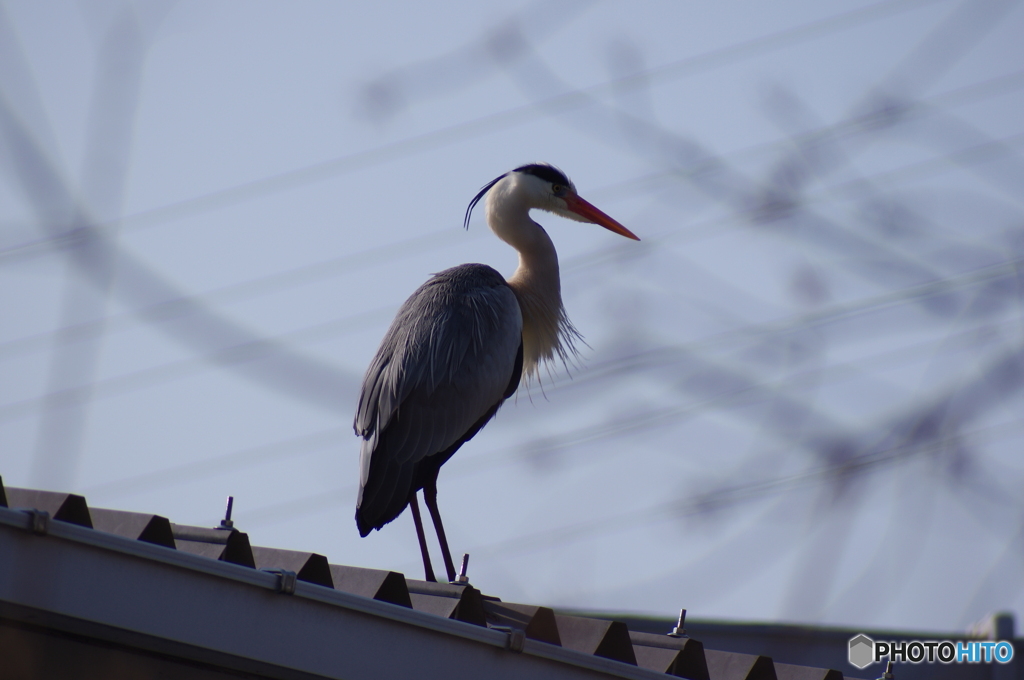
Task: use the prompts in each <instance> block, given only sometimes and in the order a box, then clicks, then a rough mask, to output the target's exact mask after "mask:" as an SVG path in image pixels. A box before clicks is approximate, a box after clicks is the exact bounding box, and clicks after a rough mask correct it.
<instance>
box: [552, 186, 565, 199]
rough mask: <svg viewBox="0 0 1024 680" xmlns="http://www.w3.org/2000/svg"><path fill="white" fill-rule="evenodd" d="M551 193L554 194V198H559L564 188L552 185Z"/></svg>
mask: <svg viewBox="0 0 1024 680" xmlns="http://www.w3.org/2000/svg"><path fill="white" fill-rule="evenodd" d="M551 191H552V193H554V194H555V196H561V195H562V194H564V193H565V187H564V186H562V185H561V184H552V185H551Z"/></svg>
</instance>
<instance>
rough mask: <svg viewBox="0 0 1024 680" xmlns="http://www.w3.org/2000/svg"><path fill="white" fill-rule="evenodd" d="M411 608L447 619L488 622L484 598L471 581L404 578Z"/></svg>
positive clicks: (473, 622)
mask: <svg viewBox="0 0 1024 680" xmlns="http://www.w3.org/2000/svg"><path fill="white" fill-rule="evenodd" d="M405 581H406V584H407V585H408V586H409V598H410V599H411V600H412V608H413V609H415V610H417V611H421V612H429V613H431V614H434V615H436V616H443V617H444V618H446V619H454V620H456V621H464V622H466V623H472V624H473V625H474V626H484V627H486V626H487V615H486V614H485V612H484V605H483V598H482V597H481V595H480V591H479V590H477V589H476V588H474V587H473V586H470V585H460V584H454V583H431V582H430V581H417V580H415V579H409V578H407V579H406V580H405Z"/></svg>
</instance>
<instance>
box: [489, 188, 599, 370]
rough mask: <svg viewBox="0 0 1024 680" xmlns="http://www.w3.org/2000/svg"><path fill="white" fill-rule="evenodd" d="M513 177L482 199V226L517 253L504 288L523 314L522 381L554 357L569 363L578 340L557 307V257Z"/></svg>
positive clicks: (576, 333) (558, 299)
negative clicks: (484, 215)
mask: <svg viewBox="0 0 1024 680" xmlns="http://www.w3.org/2000/svg"><path fill="white" fill-rule="evenodd" d="M514 182H515V177H514V176H510V177H506V178H505V179H503V180H502V181H500V182H498V183H497V184H496V185H495V186H494V187H493V188H492V189H491V191H490V193H489V194H488V196H487V224H488V225H489V226H490V228H491V230H492V231H493V232H494V233H495V234H496V235H497V236H498V238H500V239H501V240H502V241H504V242H505V243H508V244H509V245H510V246H512V247H513V248H515V249H516V250H517V251H518V252H519V266H518V267H517V268H516V271H515V272H514V273H513V274H512V276H511V277H510V278H509V279H508V285H509V287H511V288H512V291H513V292H514V293H515V294H516V298H517V299H518V300H519V308H520V310H521V311H522V314H523V380H524V381H528V380H530V379H532V378H536V377H538V373H539V369H540V364H541V363H542V362H547V361H552V360H553V359H554V358H555V357H556V356H557V357H558V358H559V359H561V360H562V361H563V362H568V361H571V360H572V358H573V357H575V356H576V354H577V350H576V347H575V346H574V340H576V339H579V338H580V335H579V333H578V332H577V331H576V329H575V328H573V326H572V324H571V323H570V322H569V319H568V317H567V316H566V314H565V309H564V308H563V307H562V292H561V282H560V280H559V277H558V254H557V253H556V252H555V246H554V244H553V243H552V242H551V237H549V236H548V234H547V232H546V231H544V228H543V227H541V226H540V225H539V224H537V223H536V222H534V221H533V220H532V219H530V208H531V205H530V203H529V201H528V199H527V197H526V196H525V195H524V193H523V192H521V191H515V190H514V188H515V184H514Z"/></svg>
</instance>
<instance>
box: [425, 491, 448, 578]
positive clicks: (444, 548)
mask: <svg viewBox="0 0 1024 680" xmlns="http://www.w3.org/2000/svg"><path fill="white" fill-rule="evenodd" d="M423 502H424V503H426V504H427V510H429V511H430V518H431V519H432V520H434V530H435V531H437V540H438V542H439V543H440V544H441V554H442V555H443V556H444V568H445V570H446V571H447V572H448V582H449V583H454V582H455V564H454V563H453V562H452V552H451V550H449V549H448V539H447V538H445V535H444V525H443V524H441V513H440V512H438V510H437V474H436V473H435V474H434V477H433V479H431V480H430V482H429V483H428V484H426V485H424V487H423Z"/></svg>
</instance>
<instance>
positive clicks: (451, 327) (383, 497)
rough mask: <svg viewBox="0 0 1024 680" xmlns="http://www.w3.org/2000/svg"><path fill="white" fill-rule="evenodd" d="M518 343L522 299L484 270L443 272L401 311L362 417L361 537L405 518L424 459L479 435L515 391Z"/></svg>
mask: <svg viewBox="0 0 1024 680" xmlns="http://www.w3.org/2000/svg"><path fill="white" fill-rule="evenodd" d="M521 344H522V316H521V313H520V309H519V303H518V302H517V301H516V297H515V294H514V293H513V292H512V290H511V288H509V287H508V285H507V284H506V283H505V280H504V279H503V278H502V277H501V275H500V274H498V272H496V271H494V270H493V269H491V268H490V267H485V266H484V265H462V266H461V267H455V268H453V269H449V270H446V271H444V272H441V273H440V274H437V275H435V276H434V277H433V278H432V279H431V280H430V281H428V282H427V283H426V284H424V285H423V286H421V287H420V288H419V289H418V290H417V291H416V292H415V293H413V295H412V296H411V297H410V298H409V299H408V300H407V301H406V302H405V304H404V305H402V308H401V309H400V310H399V312H398V315H397V316H396V317H395V320H394V322H392V324H391V328H390V329H389V330H388V332H387V334H386V335H385V336H384V340H383V341H382V342H381V346H380V349H378V350H377V354H376V356H375V357H374V359H373V361H372V362H371V363H370V367H369V369H368V370H367V373H366V377H365V378H364V379H363V388H362V393H361V395H360V398H359V407H358V409H357V411H356V417H355V423H354V427H355V431H356V434H358V435H359V436H361V437H362V439H363V441H362V445H361V449H360V460H359V472H360V474H359V482H360V491H359V501H358V504H357V511H356V519H357V524H358V525H359V530H360V533H361V534H362V535H364V536H365V535H366V534H367V533H369V531H370V530H371V529H372V528H380V527H381V526H383V525H384V524H386V523H387V522H390V521H391V520H392V519H394V518H395V517H397V516H398V514H400V513H401V512H402V510H403V509H404V508H405V505H406V504H407V503H408V501H409V498H410V497H411V495H412V493H413V492H414V491H416V490H417V489H418V488H419V487H418V486H416V484H417V483H419V484H422V482H421V481H419V480H418V477H417V470H418V466H419V465H420V464H421V463H423V461H425V459H427V458H429V457H431V456H436V455H438V454H441V453H442V452H445V451H446V450H448V449H449V448H450V447H452V446H453V445H456V444H458V443H461V441H463V440H465V439H467V438H468V437H467V436H466V435H467V434H468V436H472V435H473V434H474V433H475V432H476V429H478V428H479V427H480V426H481V425H482V424H483V423H480V422H479V421H480V420H481V419H484V421H485V422H486V418H485V416H486V417H489V415H490V414H493V412H494V410H495V409H496V408H497V406H498V405H500V404H501V402H502V401H503V400H504V399H505V398H506V397H507V396H508V395H509V394H511V390H510V387H513V388H514V385H515V384H516V383H517V382H518V376H517V375H515V376H514V375H513V374H514V373H515V372H516V368H517V363H516V362H517V354H518V353H519V352H521ZM519 361H520V365H521V359H520V360H519ZM513 378H514V382H511V381H513ZM510 383H511V384H510ZM474 427H476V429H474ZM471 430H472V431H471ZM441 462H443V460H442V461H439V462H437V463H436V464H437V465H439V464H440V463H441ZM414 487H415V488H414Z"/></svg>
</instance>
